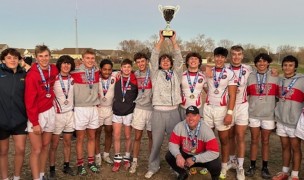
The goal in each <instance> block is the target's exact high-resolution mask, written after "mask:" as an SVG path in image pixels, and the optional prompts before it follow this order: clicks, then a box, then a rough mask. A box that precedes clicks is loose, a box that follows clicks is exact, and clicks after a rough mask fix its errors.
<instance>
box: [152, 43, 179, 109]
mask: <svg viewBox="0 0 304 180" xmlns="http://www.w3.org/2000/svg"><path fill="white" fill-rule="evenodd" d="M158 58H159V51H157V50H155V49H154V50H153V51H152V55H151V78H152V85H153V87H152V92H153V97H152V105H153V106H177V105H179V104H180V103H181V102H182V100H181V88H180V82H181V77H182V73H183V58H182V55H181V51H180V50H174V52H173V60H174V63H173V68H172V70H173V76H172V78H171V79H170V80H167V79H166V73H165V72H164V71H163V70H161V69H159V68H158V67H159V64H158Z"/></svg>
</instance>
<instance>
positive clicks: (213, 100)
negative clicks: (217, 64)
mask: <svg viewBox="0 0 304 180" xmlns="http://www.w3.org/2000/svg"><path fill="white" fill-rule="evenodd" d="M214 71H216V79H218V78H219V75H220V74H221V72H222V68H212V72H214ZM207 84H208V93H207V98H206V103H207V104H212V105H216V106H227V102H228V86H231V85H234V86H236V85H237V78H236V76H235V74H234V72H233V71H231V70H230V69H228V68H224V71H223V75H222V78H221V80H220V82H219V86H218V87H217V88H216V87H215V85H214V79H213V75H212V77H210V78H207Z"/></svg>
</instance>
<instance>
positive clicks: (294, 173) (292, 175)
mask: <svg viewBox="0 0 304 180" xmlns="http://www.w3.org/2000/svg"><path fill="white" fill-rule="evenodd" d="M291 177H299V171H291Z"/></svg>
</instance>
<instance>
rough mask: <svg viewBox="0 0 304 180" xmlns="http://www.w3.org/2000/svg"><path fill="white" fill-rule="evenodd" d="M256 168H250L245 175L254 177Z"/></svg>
mask: <svg viewBox="0 0 304 180" xmlns="http://www.w3.org/2000/svg"><path fill="white" fill-rule="evenodd" d="M255 170H256V167H254V166H250V167H249V169H248V170H247V171H246V172H245V175H246V176H248V177H253V176H254V174H255Z"/></svg>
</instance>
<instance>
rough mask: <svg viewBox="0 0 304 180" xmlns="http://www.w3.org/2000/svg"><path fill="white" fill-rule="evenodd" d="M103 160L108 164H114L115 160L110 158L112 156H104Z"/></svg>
mask: <svg viewBox="0 0 304 180" xmlns="http://www.w3.org/2000/svg"><path fill="white" fill-rule="evenodd" d="M102 160H103V161H104V162H106V163H108V164H113V160H112V159H111V158H110V156H103V157H102Z"/></svg>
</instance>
